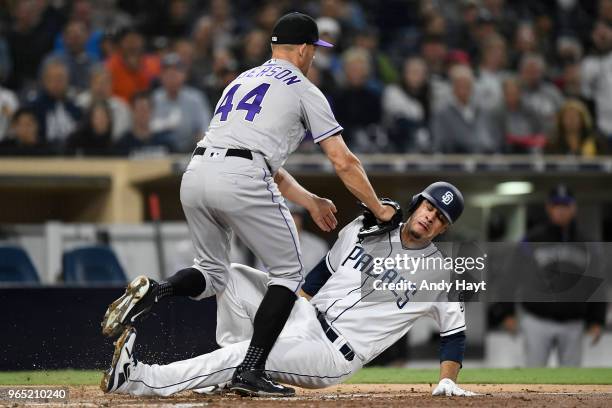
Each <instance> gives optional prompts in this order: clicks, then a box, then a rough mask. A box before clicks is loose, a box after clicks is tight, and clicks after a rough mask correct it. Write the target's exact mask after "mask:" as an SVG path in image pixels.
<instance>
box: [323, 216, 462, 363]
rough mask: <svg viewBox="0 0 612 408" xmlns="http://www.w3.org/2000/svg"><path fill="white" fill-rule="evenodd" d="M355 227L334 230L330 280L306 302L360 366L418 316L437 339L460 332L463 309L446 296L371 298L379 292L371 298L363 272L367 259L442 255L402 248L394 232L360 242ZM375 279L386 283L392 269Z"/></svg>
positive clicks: (423, 274) (419, 276)
mask: <svg viewBox="0 0 612 408" xmlns="http://www.w3.org/2000/svg"><path fill="white" fill-rule="evenodd" d="M361 226H362V218H361V217H359V218H357V219H356V220H354V221H353V222H351V223H350V224H348V225H347V226H346V227H344V228H343V229H342V231H340V233H339V235H338V240H337V241H336V243H335V244H334V246H333V247H332V249H331V250H330V251H329V252H328V254H327V256H326V261H327V267H328V269H329V270H330V272H331V273H332V276H331V277H330V278H329V280H328V281H327V282H326V283H325V285H324V286H323V287H322V288H321V290H320V291H319V292H318V293H317V294H316V296H314V297H313V298H312V300H311V303H312V304H313V305H314V306H315V307H316V308H317V310H319V311H320V312H324V313H325V316H326V319H327V322H328V323H329V324H330V325H331V326H332V327H333V328H334V329H335V330H336V331H337V332H339V333H340V334H341V335H342V336H343V337H344V338H345V340H346V341H347V342H348V344H349V345H350V346H351V348H352V349H353V351H354V352H355V354H356V355H357V356H358V357H359V358H360V359H361V360H362V361H363V362H364V364H365V363H367V362H369V361H370V360H372V359H373V358H374V357H376V356H377V355H378V354H380V353H381V352H382V351H384V350H385V349H387V348H388V347H389V346H391V345H393V344H394V343H395V342H396V341H397V340H399V339H400V338H401V337H402V336H403V335H404V334H406V333H407V332H408V330H410V328H411V327H412V325H413V324H414V322H415V321H416V319H418V318H420V317H423V316H430V317H432V318H433V319H434V320H435V321H436V322H437V323H438V325H439V327H440V335H441V336H449V335H451V334H454V333H458V332H461V331H463V330H465V314H464V307H463V304H462V303H461V302H449V301H448V294H447V292H446V291H440V292H439V293H433V294H432V293H431V292H429V293H427V294H424V293H422V292H419V291H418V290H417V291H406V292H397V293H396V292H391V291H386V292H385V295H388V296H387V298H386V299H382V298H380V297H378V298H377V295H379V294H380V293H377V294H375V295H374V296H372V292H374V291H373V289H372V280H373V278H372V277H370V276H369V275H367V274H365V273H364V272H367V271H368V270H369V271H371V268H372V267H373V262H372V258H373V257H380V256H382V257H395V255H396V254H400V255H401V256H402V257H403V254H407V256H409V257H442V254H441V253H440V251H439V250H438V249H437V248H436V246H435V245H434V244H430V245H429V246H427V247H426V248H424V249H420V250H408V249H405V248H403V247H402V245H401V240H400V235H399V234H400V228H397V229H396V230H394V231H392V232H391V233H390V234H384V235H381V236H377V237H370V238H367V239H366V240H364V241H363V242H361V243H360V242H358V238H357V233H358V232H359V229H360V228H361ZM435 273H438V272H437V271H431V270H428V271H422V270H419V271H416V272H415V274H414V275H412V276H414V280H413V281H418V282H420V281H421V280H423V279H427V275H431V274H435ZM444 273H445V274H446V275H445V276H448V274H449V272H448V271H445V272H444ZM379 276H380V277H382V279H383V280H384V281H387V282H391V281H394V280H395V273H394V272H393V270H386V271H385V272H383V273H382V274H381V275H379ZM440 276H444V275H440ZM440 276H438V278H439V277H440ZM362 278H364V279H362ZM431 278H434V277H433V276H431ZM434 279H435V278H434ZM395 281H397V280H395ZM389 296H390V297H389ZM432 296H434V297H432ZM424 299H426V300H429V301H424ZM434 299H435V301H431V300H434Z"/></svg>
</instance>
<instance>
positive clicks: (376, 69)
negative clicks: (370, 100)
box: [332, 27, 399, 89]
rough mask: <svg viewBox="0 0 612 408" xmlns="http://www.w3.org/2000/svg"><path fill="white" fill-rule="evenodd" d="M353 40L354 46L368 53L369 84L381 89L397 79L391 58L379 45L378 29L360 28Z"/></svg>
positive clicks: (397, 75)
mask: <svg viewBox="0 0 612 408" xmlns="http://www.w3.org/2000/svg"><path fill="white" fill-rule="evenodd" d="M353 42H354V45H355V46H356V47H358V48H361V49H363V50H366V51H367V52H368V54H369V55H370V67H372V75H371V78H372V80H373V82H372V84H371V85H373V86H378V87H380V88H381V89H382V86H383V85H385V84H391V83H396V82H397V81H398V80H399V74H398V72H397V70H396V69H395V67H394V66H393V63H392V62H391V59H390V58H389V56H388V55H387V54H386V53H385V52H384V51H382V50H381V49H380V47H379V44H378V30H377V29H376V28H375V27H366V28H365V29H363V30H360V31H359V32H358V33H356V34H355V39H354V41H353ZM332 44H333V43H332ZM332 49H333V48H332ZM374 81H375V82H374Z"/></svg>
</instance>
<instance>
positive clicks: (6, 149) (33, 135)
mask: <svg viewBox="0 0 612 408" xmlns="http://www.w3.org/2000/svg"><path fill="white" fill-rule="evenodd" d="M52 153H54V151H53V150H52V149H49V148H48V146H46V145H45V144H44V143H41V141H40V139H39V137H38V119H36V115H35V114H34V112H33V111H32V110H31V109H28V108H20V109H18V110H17V111H16V112H15V114H14V115H13V118H12V120H11V127H10V130H9V132H8V136H7V137H6V138H5V139H4V140H2V141H0V155H3V156H36V155H46V154H52Z"/></svg>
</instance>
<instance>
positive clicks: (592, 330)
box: [587, 324, 601, 346]
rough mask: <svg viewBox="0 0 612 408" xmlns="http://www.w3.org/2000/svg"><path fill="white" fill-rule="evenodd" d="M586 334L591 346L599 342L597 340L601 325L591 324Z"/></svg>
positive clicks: (599, 337) (599, 335)
mask: <svg viewBox="0 0 612 408" xmlns="http://www.w3.org/2000/svg"><path fill="white" fill-rule="evenodd" d="M587 334H588V335H589V337H590V338H591V346H594V345H595V344H597V343H599V340H600V339H601V325H599V324H592V325H591V326H590V327H589V329H588V330H587Z"/></svg>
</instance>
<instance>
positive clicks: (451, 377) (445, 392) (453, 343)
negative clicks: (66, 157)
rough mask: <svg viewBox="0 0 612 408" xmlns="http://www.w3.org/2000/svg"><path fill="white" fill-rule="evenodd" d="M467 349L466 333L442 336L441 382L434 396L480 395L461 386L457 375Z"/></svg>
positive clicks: (435, 389) (434, 391) (433, 393)
mask: <svg viewBox="0 0 612 408" xmlns="http://www.w3.org/2000/svg"><path fill="white" fill-rule="evenodd" d="M464 350H465V333H464V332H462V331H461V332H459V333H455V334H452V335H450V336H446V337H441V338H440V382H439V383H438V385H437V386H436V388H434V390H433V391H432V393H431V394H432V395H434V396H447V397H452V396H459V397H472V396H474V395H478V394H476V393H474V392H472V391H466V390H464V389H463V388H461V387H459V386H458V385H457V384H456V382H457V376H458V375H459V370H460V369H461V363H462V361H463V353H464Z"/></svg>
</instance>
